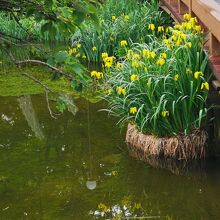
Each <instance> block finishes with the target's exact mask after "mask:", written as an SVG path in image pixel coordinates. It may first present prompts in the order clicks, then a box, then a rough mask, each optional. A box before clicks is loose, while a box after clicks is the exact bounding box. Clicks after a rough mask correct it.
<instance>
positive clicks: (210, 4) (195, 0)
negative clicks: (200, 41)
mask: <svg viewBox="0 0 220 220" xmlns="http://www.w3.org/2000/svg"><path fill="white" fill-rule="evenodd" d="M160 1H161V4H162V6H165V7H166V8H168V10H169V11H170V12H171V13H172V14H173V16H174V17H175V18H176V19H177V20H178V21H179V22H181V20H182V17H183V15H184V14H185V13H189V14H191V15H192V16H196V17H197V18H198V20H199V22H200V24H201V25H202V26H203V27H204V29H205V31H206V33H207V34H208V38H209V40H208V42H207V43H206V45H205V47H206V48H208V50H209V54H210V63H211V67H212V69H213V72H214V75H215V77H216V79H217V80H218V81H219V82H220V0H160Z"/></svg>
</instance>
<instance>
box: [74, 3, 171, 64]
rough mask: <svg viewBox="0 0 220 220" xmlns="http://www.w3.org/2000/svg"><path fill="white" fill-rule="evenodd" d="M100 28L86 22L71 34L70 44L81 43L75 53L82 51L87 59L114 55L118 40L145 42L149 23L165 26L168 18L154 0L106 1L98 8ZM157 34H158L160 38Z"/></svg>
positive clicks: (94, 60)
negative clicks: (82, 27) (149, 0)
mask: <svg viewBox="0 0 220 220" xmlns="http://www.w3.org/2000/svg"><path fill="white" fill-rule="evenodd" d="M99 17H100V23H101V31H97V30H96V29H95V28H94V27H93V25H92V24H91V23H89V22H87V23H86V24H85V28H84V29H83V30H81V31H79V32H77V33H76V34H74V35H73V37H72V42H73V43H72V45H73V47H75V45H76V43H77V42H80V43H81V44H82V47H81V48H78V51H77V53H76V54H78V53H81V54H85V55H86V57H87V59H88V61H89V62H100V61H101V54H102V53H103V52H107V53H108V54H109V55H114V54H115V55H117V48H118V42H120V41H121V40H127V41H128V42H129V44H131V43H148V42H150V41H151V39H150V38H149V37H148V35H149V34H152V32H150V30H149V28H148V26H149V24H155V26H161V25H165V26H166V25H168V24H170V22H171V19H170V17H169V16H168V15H167V14H166V13H165V12H162V11H160V10H159V5H158V2H157V1H155V0H153V1H151V3H148V2H146V3H140V2H139V1H137V0H131V1H126V0H122V1H117V0H107V1H105V4H104V5H103V6H102V7H101V8H100V13H99ZM160 36H161V34H159V35H158V37H160Z"/></svg>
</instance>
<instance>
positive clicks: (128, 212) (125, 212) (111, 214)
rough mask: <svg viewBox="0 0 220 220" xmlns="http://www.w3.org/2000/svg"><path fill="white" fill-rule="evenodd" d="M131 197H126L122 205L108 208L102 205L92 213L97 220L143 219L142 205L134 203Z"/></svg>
mask: <svg viewBox="0 0 220 220" xmlns="http://www.w3.org/2000/svg"><path fill="white" fill-rule="evenodd" d="M130 199H131V197H124V198H123V199H122V201H121V203H120V204H116V205H112V206H108V205H106V204H104V203H100V204H99V205H98V207H97V209H96V210H95V211H90V215H93V217H94V218H95V219H112V220H119V219H122V218H128V217H129V218H131V217H138V216H139V217H143V216H144V209H143V208H142V206H141V203H136V202H132V201H131V200H130Z"/></svg>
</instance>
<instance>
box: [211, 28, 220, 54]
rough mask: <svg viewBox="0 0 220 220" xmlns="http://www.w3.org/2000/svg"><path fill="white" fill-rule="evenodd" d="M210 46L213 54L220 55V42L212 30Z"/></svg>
mask: <svg viewBox="0 0 220 220" xmlns="http://www.w3.org/2000/svg"><path fill="white" fill-rule="evenodd" d="M209 47H210V48H209V49H210V54H211V55H214V56H218V55H220V42H219V41H218V40H217V39H216V37H215V36H214V35H213V34H212V33H211V32H210V33H209Z"/></svg>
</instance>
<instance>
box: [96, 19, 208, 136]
mask: <svg viewBox="0 0 220 220" xmlns="http://www.w3.org/2000/svg"><path fill="white" fill-rule="evenodd" d="M152 29H153V28H152ZM152 31H153V30H152ZM157 31H159V30H157ZM121 47H124V48H125V50H126V56H122V57H121V59H120V60H119V61H118V62H116V61H115V60H114V59H113V60H112V59H110V60H112V62H109V59H108V57H107V58H106V57H105V58H104V59H103V66H105V73H104V75H103V79H100V80H99V81H102V86H103V84H104V87H105V91H106V93H107V95H106V96H105V99H106V100H107V102H108V103H109V108H108V111H109V113H110V114H112V115H115V116H118V117H120V121H119V123H122V124H123V123H128V122H129V123H131V124H135V125H136V127H137V129H138V130H139V131H141V132H142V133H145V134H152V135H155V136H159V137H167V136H169V137H170V136H177V135H189V134H192V133H197V132H198V131H199V130H201V129H204V126H205V125H206V122H207V113H208V107H207V104H206V101H207V96H208V90H209V79H210V74H209V70H208V57H207V54H206V53H205V52H204V50H203V31H202V30H201V27H200V26H199V25H198V24H197V20H196V18H190V19H189V20H186V21H184V22H183V23H182V24H180V25H175V26H174V27H173V28H172V27H170V28H169V34H168V35H167V37H164V39H162V40H161V41H158V40H155V41H153V42H151V43H149V44H135V45H134V48H133V49H132V50H131V49H128V48H127V47H126V46H121ZM106 64H107V65H106Z"/></svg>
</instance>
